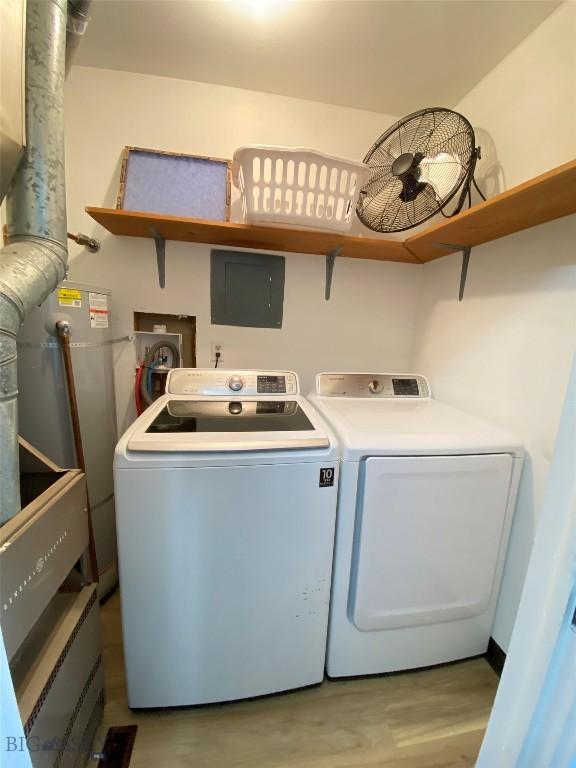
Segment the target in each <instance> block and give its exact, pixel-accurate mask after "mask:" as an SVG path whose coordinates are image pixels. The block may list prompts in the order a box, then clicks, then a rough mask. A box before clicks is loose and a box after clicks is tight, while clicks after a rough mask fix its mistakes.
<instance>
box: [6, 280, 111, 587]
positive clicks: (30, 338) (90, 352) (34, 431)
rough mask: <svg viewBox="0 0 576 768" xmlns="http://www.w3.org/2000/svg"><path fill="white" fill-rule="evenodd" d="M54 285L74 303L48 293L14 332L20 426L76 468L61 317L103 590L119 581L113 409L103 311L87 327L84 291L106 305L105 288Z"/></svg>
mask: <svg viewBox="0 0 576 768" xmlns="http://www.w3.org/2000/svg"><path fill="white" fill-rule="evenodd" d="M60 287H61V288H65V289H67V290H68V291H70V290H75V291H78V295H79V296H80V297H81V298H79V299H77V300H72V299H70V301H75V302H76V304H79V305H80V306H73V305H70V306H61V305H60V303H59V302H60V299H59V296H58V291H55V292H53V293H52V294H51V295H50V296H49V297H48V299H47V300H46V301H45V302H44V304H43V305H42V306H41V307H37V308H36V309H34V310H33V311H32V312H31V313H30V315H29V316H28V317H27V318H26V320H25V322H24V324H23V325H22V328H21V330H20V335H19V337H18V381H19V395H18V400H19V418H18V420H19V432H20V434H21V435H22V436H23V437H24V438H25V439H26V440H28V441H29V442H30V443H32V444H33V445H34V446H36V447H37V448H38V449H39V450H41V451H42V452H43V453H45V454H46V456H48V457H49V458H50V459H51V460H52V461H54V462H56V464H58V465H60V466H61V467H76V466H78V465H77V463H76V456H75V453H74V436H73V432H72V422H71V420H70V411H69V407H68V399H67V392H66V380H65V376H64V366H63V362H62V354H61V350H60V345H59V342H58V337H57V335H56V322H57V321H58V320H66V321H68V322H69V323H70V327H71V334H70V348H71V349H70V351H71V354H72V364H73V368H74V379H75V383H76V395H77V398H78V410H79V417H80V427H81V432H82V443H83V447H84V455H85V459H86V479H87V483H88V496H89V498H90V507H91V510H92V521H93V527H94V538H95V540H96V555H97V559H98V572H99V575H100V594H101V595H103V594H106V593H107V592H108V591H109V590H110V589H111V588H112V587H114V586H115V585H116V583H117V580H118V569H117V557H116V521H115V512H114V485H113V477H112V461H113V458H114V448H115V446H116V442H117V433H116V408H115V394H114V367H113V355H112V335H111V328H110V322H109V315H107V316H105V322H106V321H107V323H108V327H94V325H95V321H94V319H91V317H92V318H93V317H94V315H93V313H91V312H90V306H91V304H93V302H91V301H90V294H92V295H93V294H97V295H99V296H106V297H107V304H108V306H109V304H110V291H109V290H108V289H107V288H100V287H99V286H93V285H86V284H85V283H74V282H70V281H64V282H63V283H62V284H61V286H60ZM106 318H107V320H106ZM96 323H98V320H96ZM101 325H103V323H101Z"/></svg>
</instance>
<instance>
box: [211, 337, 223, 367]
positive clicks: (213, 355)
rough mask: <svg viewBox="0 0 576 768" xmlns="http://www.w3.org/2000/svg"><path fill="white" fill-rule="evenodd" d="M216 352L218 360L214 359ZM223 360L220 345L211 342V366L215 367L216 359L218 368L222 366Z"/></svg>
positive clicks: (216, 342)
mask: <svg viewBox="0 0 576 768" xmlns="http://www.w3.org/2000/svg"><path fill="white" fill-rule="evenodd" d="M217 352H219V353H220V357H219V358H216V353H217ZM223 358H224V354H223V347H222V344H221V343H220V342H219V341H213V342H212V365H216V359H218V367H219V368H220V367H221V366H222V361H223Z"/></svg>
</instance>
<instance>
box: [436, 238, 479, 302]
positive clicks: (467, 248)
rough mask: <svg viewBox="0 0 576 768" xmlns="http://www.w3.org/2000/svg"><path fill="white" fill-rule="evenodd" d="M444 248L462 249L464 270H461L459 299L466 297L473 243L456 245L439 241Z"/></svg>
mask: <svg viewBox="0 0 576 768" xmlns="http://www.w3.org/2000/svg"><path fill="white" fill-rule="evenodd" d="M437 245H440V246H442V248H450V250H458V251H462V271H461V272H460V290H459V292H458V301H462V299H463V298H464V289H465V288H466V278H467V277H468V266H469V264H470V254H471V253H472V246H471V245H455V244H454V243H437Z"/></svg>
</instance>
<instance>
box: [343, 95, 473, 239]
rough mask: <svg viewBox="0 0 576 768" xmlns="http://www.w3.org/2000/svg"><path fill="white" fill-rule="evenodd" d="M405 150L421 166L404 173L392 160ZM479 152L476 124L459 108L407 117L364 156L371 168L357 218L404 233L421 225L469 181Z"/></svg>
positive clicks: (376, 228)
mask: <svg viewBox="0 0 576 768" xmlns="http://www.w3.org/2000/svg"><path fill="white" fill-rule="evenodd" d="M416 153H420V155H422V158H421V159H420V158H419V156H417V154H416ZM406 154H408V155H413V156H414V158H415V159H414V162H415V163H416V166H415V169H413V170H412V171H410V172H408V173H405V174H404V175H403V177H400V176H397V175H395V174H394V173H393V172H392V165H393V163H394V162H395V161H396V160H397V159H398V158H399V157H400V156H401V155H406ZM475 157H476V147H475V136H474V129H473V128H472V125H471V124H470V122H469V121H468V120H467V119H466V118H465V117H464V116H463V115H461V114H460V113H459V112H455V111H454V110H451V109H447V108H446V107H429V108H427V109H423V110H419V111H417V112H413V113H411V114H410V115H407V116H406V117H403V118H402V119H401V120H399V121H398V122H396V123H395V124H394V125H392V126H391V127H390V128H389V129H388V130H387V131H385V132H384V133H383V134H382V136H380V138H379V139H378V140H377V141H376V142H375V143H374V144H373V145H372V147H371V148H370V150H369V151H368V153H367V155H366V157H365V158H364V162H365V163H366V164H367V165H368V166H369V167H370V168H371V170H372V173H371V176H370V178H369V179H368V181H367V182H366V184H365V185H364V186H363V188H362V190H361V192H360V199H359V202H358V205H357V208H356V213H357V215H358V218H359V219H360V221H361V222H362V223H363V224H364V225H365V226H367V227H368V228H370V229H372V230H374V231H378V232H402V231H404V230H407V229H412V228H413V227H415V226H417V225H418V224H422V223H423V222H425V221H427V220H428V219H430V218H432V217H433V216H435V215H436V214H438V213H439V212H440V211H442V210H443V209H444V208H445V207H446V205H448V203H449V202H450V201H451V200H452V199H453V197H454V196H455V195H456V193H457V192H458V190H459V189H460V188H461V187H462V184H464V183H467V184H468V183H469V181H470V178H469V177H470V171H471V168H472V163H473V162H474V160H475ZM408 160H409V158H408ZM402 198H404V199H402Z"/></svg>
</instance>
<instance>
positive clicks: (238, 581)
mask: <svg viewBox="0 0 576 768" xmlns="http://www.w3.org/2000/svg"><path fill="white" fill-rule="evenodd" d="M337 475H338V450H337V442H336V439H335V438H334V437H333V436H332V433H331V432H330V429H329V428H328V427H327V426H326V424H325V422H324V421H323V419H322V418H321V417H320V416H319V415H318V414H317V412H316V411H315V410H314V409H313V408H312V407H311V406H310V404H309V403H308V402H307V401H306V400H305V399H304V398H303V397H301V396H300V395H299V389H298V379H297V377H296V374H294V373H291V372H277V371H237V372H230V371H223V370H218V369H207V370H202V369H175V370H172V371H170V373H169V375H168V379H167V384H166V394H165V395H163V396H162V397H161V398H159V399H158V400H157V401H156V402H155V403H154V404H153V405H152V406H151V407H150V408H148V410H147V411H146V412H145V413H144V414H142V416H140V417H139V418H138V419H137V420H136V421H135V422H134V424H133V425H132V426H131V427H130V428H129V429H128V431H127V432H126V434H125V435H124V436H123V437H122V439H121V440H120V442H119V443H118V446H117V449H116V456H115V462H114V478H115V487H116V494H117V495H116V503H117V517H118V545H119V562H120V590H121V602H122V623H123V631H124V649H125V656H126V672H127V681H128V700H129V704H130V706H131V707H132V708H139V707H170V706H181V705H191V704H204V703H208V702H217V701H226V700H232V699H242V698H246V697H251V696H260V695H262V694H268V693H274V692H276V691H284V690H287V689H291V688H298V687H301V686H307V685H311V684H313V683H318V682H320V681H321V680H322V679H323V674H324V662H325V652H326V633H327V625H328V606H329V600H330V578H331V572H332V554H333V548H334V524H335V516H336V495H337Z"/></svg>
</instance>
